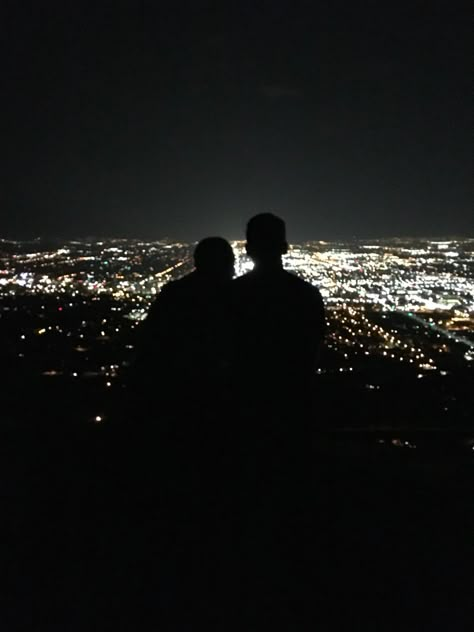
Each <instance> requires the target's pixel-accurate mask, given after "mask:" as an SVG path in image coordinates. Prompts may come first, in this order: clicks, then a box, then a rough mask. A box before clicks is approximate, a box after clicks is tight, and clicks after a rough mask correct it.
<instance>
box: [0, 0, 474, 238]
mask: <svg viewBox="0 0 474 632" xmlns="http://www.w3.org/2000/svg"><path fill="white" fill-rule="evenodd" d="M470 18H471V7H470V3H468V2H453V3H450V4H446V3H445V2H438V1H434V2H430V3H429V5H428V4H427V3H425V2H419V1H416V2H401V3H396V4H390V5H386V4H384V3H380V2H375V1H372V0H371V1H370V2H364V3H355V4H352V3H349V4H348V3H338V2H336V3H331V4H327V3H318V4H312V3H308V2H293V3H287V2H266V1H263V2H257V3H255V2H246V1H245V2H242V3H239V4H238V5H237V4H236V5H235V6H231V5H230V4H229V3H218V4H216V3H211V2H180V3H178V5H176V6H175V5H173V4H172V3H169V2H160V3H153V2H147V1H145V2H133V3H132V2H122V3H118V4H109V3H101V2H98V3H95V2H94V3H90V2H75V3H72V4H71V3H59V2H50V3H47V4H44V3H40V4H38V3H28V2H26V3H17V2H6V3H3V6H2V23H3V26H2V30H3V39H2V45H3V48H2V82H3V93H4V95H5V97H4V98H3V99H2V103H1V106H0V107H1V109H2V117H3V120H4V121H5V122H6V125H5V127H4V131H3V134H2V147H3V149H2V154H1V155H2V172H3V185H2V193H1V205H2V224H1V228H0V232H1V236H2V237H11V238H17V239H22V238H30V237H35V236H43V237H54V236H57V237H66V238H69V239H72V238H75V237H86V236H90V235H95V236H97V237H102V238H104V237H138V238H141V239H160V238H163V237H165V236H167V237H169V238H171V239H181V240H188V241H192V240H196V239H200V238H202V237H204V236H206V235H209V234H222V236H224V237H226V238H228V239H241V238H242V235H243V229H244V226H245V222H246V221H247V219H248V218H249V217H250V216H252V215H254V214H255V213H257V212H262V211H272V212H276V213H277V214H279V215H281V216H282V217H284V218H285V219H286V221H287V224H288V231H289V237H290V240H291V241H295V242H302V241H306V240H315V239H316V240H317V239H327V240H331V239H341V238H343V239H348V238H352V237H358V238H371V237H372V238H373V237H377V238H380V237H394V236H402V237H420V236H427V237H439V238H447V237H452V236H469V234H470V233H471V232H472V218H471V209H472V179H471V173H472V168H471V164H472V154H471V147H470V145H471V131H472V116H471V114H472V100H471V96H472V95H471V80H470V65H471V59H472V47H471V38H470Z"/></svg>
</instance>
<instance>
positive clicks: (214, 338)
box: [136, 237, 234, 412]
mask: <svg viewBox="0 0 474 632" xmlns="http://www.w3.org/2000/svg"><path fill="white" fill-rule="evenodd" d="M193 257H194V270H193V271H192V272H190V273H189V274H187V275H186V276H183V277H182V278H180V279H177V280H175V281H171V282H169V283H167V284H166V285H164V286H163V287H162V288H161V291H160V293H159V294H158V296H157V298H156V300H155V302H154V303H153V304H152V306H151V308H150V310H149V312H148V316H147V318H146V319H145V321H144V322H143V324H142V326H141V332H140V336H139V345H138V346H139V348H138V350H137V362H136V368H137V371H136V372H137V374H138V380H139V381H141V382H142V383H143V384H144V385H145V389H147V390H148V391H149V390H150V388H149V387H150V385H153V386H154V388H153V396H154V397H155V392H158V398H159V401H160V403H161V407H162V408H164V409H166V410H169V409H170V408H171V409H172V410H176V406H175V404H176V402H177V401H178V399H179V395H178V393H181V401H180V407H183V406H184V407H185V408H187V409H189V410H190V411H191V410H193V412H195V410H196V409H199V408H200V407H201V405H203V406H207V404H208V402H207V401H206V398H207V399H209V397H210V391H212V389H215V388H217V383H218V382H219V379H220V376H221V374H222V371H223V368H224V367H225V366H227V364H228V362H227V356H228V354H229V339H230V336H229V333H228V330H229V325H228V321H229V318H228V302H227V301H228V289H229V286H230V282H231V280H232V277H233V275H234V252H233V250H232V246H231V245H230V244H229V242H228V241H226V240H225V239H223V238H222V237H206V238H205V239H202V240H201V241H199V243H198V244H197V245H196V248H195V250H194V254H193ZM155 385H156V389H157V390H156V391H155ZM141 390H142V391H143V388H142V389H141ZM210 403H212V402H210Z"/></svg>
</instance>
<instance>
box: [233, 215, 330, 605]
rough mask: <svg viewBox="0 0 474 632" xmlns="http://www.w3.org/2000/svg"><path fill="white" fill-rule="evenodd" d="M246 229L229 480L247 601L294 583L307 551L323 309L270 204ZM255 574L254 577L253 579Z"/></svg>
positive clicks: (236, 306)
mask: <svg viewBox="0 0 474 632" xmlns="http://www.w3.org/2000/svg"><path fill="white" fill-rule="evenodd" d="M246 238H247V243H246V249H247V253H248V255H249V256H250V257H251V259H252V260H253V262H254V269H253V270H252V271H251V272H248V273H247V274H245V275H243V276H241V277H239V278H237V279H235V280H234V281H233V282H232V288H231V290H232V292H231V294H232V312H233V319H234V323H235V325H234V336H235V338H234V349H233V370H234V380H235V388H234V398H233V402H232V403H233V406H234V410H235V411H236V412H235V414H234V416H235V421H234V424H233V427H234V441H233V445H234V446H235V448H234V454H233V455H232V459H233V462H234V466H233V469H234V471H235V474H234V481H233V484H232V489H233V493H234V496H235V497H236V498H237V501H236V503H235V504H236V505H237V508H236V509H235V514H236V515H238V516H240V518H239V519H238V520H239V521H240V526H239V525H237V528H238V529H240V534H241V535H240V537H241V542H242V543H243V544H242V545H241V548H242V550H244V551H246V553H245V556H244V558H243V559H244V561H243V563H242V562H241V563H240V568H241V569H243V570H242V572H243V575H244V577H243V578H242V582H241V583H242V584H246V585H248V586H253V587H252V588H250V589H249V590H250V593H251V594H252V592H253V593H254V596H253V597H252V596H251V597H250V598H249V602H248V603H249V604H251V603H252V602H253V603H255V594H256V593H257V591H260V598H261V599H262V600H263V599H265V598H268V599H269V602H270V603H274V604H276V603H278V601H279V598H278V597H276V596H275V595H277V594H278V592H279V590H280V588H277V586H276V584H278V583H279V582H280V583H281V586H280V587H281V589H282V590H283V591H284V590H287V591H288V590H290V593H291V591H296V592H297V589H295V586H297V585H298V581H299V580H297V579H296V575H297V574H298V573H301V571H300V570H298V569H301V568H302V564H303V563H305V558H306V559H307V553H308V547H307V544H308V539H306V533H307V528H306V527H305V526H303V525H304V523H305V521H306V522H308V516H307V515H306V514H305V509H304V508H305V506H307V502H308V499H309V498H310V497H311V483H310V481H311V475H310V469H311V462H312V454H311V443H312V434H313V433H312V430H313V428H314V426H315V422H316V419H315V417H314V415H315V412H316V411H314V410H313V407H312V406H311V399H312V397H313V395H314V389H315V384H314V380H315V373H316V367H317V360H318V354H319V350H320V347H321V344H322V340H323V336H324V330H325V315H324V306H323V302H322V299H321V295H320V293H319V291H318V289H317V288H316V287H314V286H313V285H311V284H310V283H307V282H305V281H304V280H302V279H300V278H299V277H297V276H296V275H294V274H291V273H290V272H287V271H286V270H284V268H283V263H282V256H283V255H284V254H286V252H287V250H288V244H287V241H286V234H285V223H284V222H283V220H281V219H280V218H279V217H276V216H275V215H272V214H270V213H264V214H260V215H256V216H255V217H253V218H252V219H251V220H250V221H249V222H248V225H247V232H246ZM248 569H250V570H248ZM258 577H260V580H257V581H259V582H260V583H257V584H256V583H255V581H256V580H254V579H253V578H258ZM262 578H263V579H262ZM300 579H301V578H300ZM273 582H276V584H275V586H274V587H273V588H272V583H273ZM259 585H261V586H262V587H263V588H261V589H260V588H258V586H259ZM285 586H286V587H285ZM265 593H266V594H265ZM262 602H263V601H262ZM249 607H252V606H251V605H250V606H249Z"/></svg>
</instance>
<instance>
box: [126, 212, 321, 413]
mask: <svg viewBox="0 0 474 632" xmlns="http://www.w3.org/2000/svg"><path fill="white" fill-rule="evenodd" d="M287 250H288V243H287V241H286V228H285V223H284V221H283V220H282V219H280V218H279V217H277V216H275V215H273V214H271V213H262V214H259V215H256V216H255V217H253V218H252V219H250V221H249V222H248V224H247V229H246V251H247V254H248V255H249V257H250V258H251V259H252V261H253V263H254V268H253V270H251V271H250V272H248V273H247V274H245V275H243V276H241V277H239V278H236V279H233V277H234V253H233V250H232V247H231V245H230V244H229V243H228V242H227V241H226V240H225V239H223V238H222V237H207V238H205V239H203V240H202V241H200V242H199V243H198V244H197V246H196V248H195V251H194V264H195V269H194V271H193V272H191V273H190V274H188V275H186V276H184V277H183V278H181V279H178V280H176V281H172V282H170V283H168V284H167V285H165V286H164V287H163V288H162V289H161V292H160V294H159V295H158V297H157V299H156V301H155V302H154V304H153V305H152V306H151V308H150V311H149V314H148V316H147V318H146V320H145V321H144V323H143V325H142V327H141V332H140V337H139V344H138V357H137V367H138V369H139V371H138V373H139V375H140V378H139V381H140V383H141V384H142V386H143V387H144V388H143V392H142V395H143V398H142V399H144V400H145V399H148V398H150V396H151V398H152V399H153V401H154V402H155V403H156V401H157V400H158V401H159V405H160V408H161V410H162V411H166V413H167V415H168V416H169V415H181V414H183V413H185V414H192V415H194V416H196V415H197V416H206V415H209V414H212V411H213V410H215V409H216V407H217V409H220V408H221V407H222V406H223V405H225V404H226V403H227V404H228V405H229V404H230V405H231V406H232V407H233V409H234V410H239V411H241V412H244V413H245V415H246V416H249V415H252V416H254V415H257V416H259V417H260V416H262V415H263V416H268V415H270V416H272V417H275V415H278V416H280V417H281V416H282V415H287V414H289V413H290V411H292V412H293V413H295V412H297V411H299V410H303V409H304V408H306V407H307V405H308V399H309V397H310V396H311V386H312V380H313V377H314V373H315V368H316V365H317V361H318V355H319V351H320V347H321V344H322V341H323V337H324V329H325V315H324V306H323V302H322V299H321V295H320V293H319V290H318V289H317V288H316V287H314V286H313V285H311V284H310V283H307V282H305V281H303V280H302V279H300V278H299V277H297V276H296V275H294V274H292V273H290V272H287V271H286V270H285V269H284V267H283V261H282V256H283V255H284V254H286V252H287Z"/></svg>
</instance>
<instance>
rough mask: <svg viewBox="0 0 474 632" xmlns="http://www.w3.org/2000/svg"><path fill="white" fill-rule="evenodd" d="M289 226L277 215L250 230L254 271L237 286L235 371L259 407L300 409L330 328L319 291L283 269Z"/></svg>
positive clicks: (254, 221)
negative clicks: (286, 231)
mask: <svg viewBox="0 0 474 632" xmlns="http://www.w3.org/2000/svg"><path fill="white" fill-rule="evenodd" d="M286 250H287V243H286V240H285V225H284V222H283V221H282V220H280V219H279V218H277V217H275V216H274V215H271V214H262V215H257V216H256V217H254V218H253V219H252V220H250V222H249V224H248V227H247V252H248V254H249V256H250V257H251V258H252V259H253V261H254V264H255V267H254V270H252V271H251V272H249V273H247V274H245V275H244V276H242V277H239V278H237V279H235V280H234V281H233V284H232V300H233V313H234V319H235V351H234V354H235V360H234V361H235V367H236V376H237V381H238V382H239V381H240V377H239V376H241V377H242V378H244V379H245V383H242V386H241V389H242V390H243V391H244V394H245V393H250V394H251V398H252V399H253V402H254V404H255V405H264V406H269V407H270V408H276V409H281V407H282V406H283V407H284V408H285V409H288V408H289V407H291V406H298V404H300V403H301V401H300V400H301V398H304V397H305V396H306V394H307V392H308V390H309V389H310V388H311V381H312V379H313V377H314V374H315V369H316V363H317V358H318V353H319V349H320V346H321V343H322V339H323V336H324V329H325V317H324V306H323V302H322V299H321V295H320V293H319V291H318V289H317V288H315V287H314V286H312V285H311V284H310V283H307V282H306V281H303V280H302V279H300V278H299V277H297V276H296V275H294V274H292V273H290V272H287V271H286V270H284V269H283V265H282V260H281V257H282V255H283V254H284V253H285V252H286Z"/></svg>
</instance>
